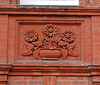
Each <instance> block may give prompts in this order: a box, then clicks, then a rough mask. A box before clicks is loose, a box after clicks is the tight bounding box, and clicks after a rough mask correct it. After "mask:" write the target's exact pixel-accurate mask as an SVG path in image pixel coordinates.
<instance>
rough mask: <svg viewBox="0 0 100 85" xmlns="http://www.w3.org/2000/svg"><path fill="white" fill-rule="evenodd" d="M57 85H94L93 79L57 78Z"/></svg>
mask: <svg viewBox="0 0 100 85" xmlns="http://www.w3.org/2000/svg"><path fill="white" fill-rule="evenodd" d="M57 85H92V78H91V77H57Z"/></svg>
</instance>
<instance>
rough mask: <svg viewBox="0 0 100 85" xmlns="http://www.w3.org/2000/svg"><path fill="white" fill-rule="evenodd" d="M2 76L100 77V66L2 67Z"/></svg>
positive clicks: (0, 68)
mask: <svg viewBox="0 0 100 85" xmlns="http://www.w3.org/2000/svg"><path fill="white" fill-rule="evenodd" d="M0 75H57V76H60V75H67V76H99V75H100V65H83V66H79V65H78V66H33V65H0Z"/></svg>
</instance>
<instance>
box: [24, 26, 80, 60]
mask: <svg viewBox="0 0 100 85" xmlns="http://www.w3.org/2000/svg"><path fill="white" fill-rule="evenodd" d="M42 34H43V40H40V39H39V35H38V33H37V32H36V31H35V30H31V31H27V32H26V33H25V34H24V40H25V47H26V48H27V50H25V51H24V52H23V53H22V55H23V56H31V55H33V57H34V58H35V59H45V60H61V59H66V58H67V56H68V55H69V56H73V57H78V54H77V53H75V52H74V48H75V45H76V42H75V41H76V36H75V34H74V32H73V31H71V30H65V31H64V32H62V33H61V34H60V35H59V34H58V28H57V27H56V26H55V25H52V24H47V25H45V26H44V28H43V29H42Z"/></svg>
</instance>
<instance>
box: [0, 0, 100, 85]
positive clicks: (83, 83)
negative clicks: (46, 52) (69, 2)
mask: <svg viewBox="0 0 100 85" xmlns="http://www.w3.org/2000/svg"><path fill="white" fill-rule="evenodd" d="M16 4H17V5H18V4H19V0H0V85H100V0H80V6H79V7H51V6H49V7H45V6H43V7H41V6H16ZM83 6H84V7H83ZM47 24H54V25H55V26H57V27H58V28H60V31H62V30H65V29H70V30H73V31H74V32H75V35H76V45H75V51H76V52H77V53H78V55H79V56H77V57H76V56H74V57H73V56H70V55H68V56H67V58H66V59H62V60H59V59H58V60H52V58H51V60H43V59H40V60H37V59H35V58H34V55H31V56H23V55H21V53H22V51H23V50H25V49H27V46H26V47H25V46H24V44H25V43H24V42H25V41H24V37H23V36H24V32H26V31H27V30H29V29H32V28H34V29H35V30H36V31H37V32H38V33H41V28H42V27H45V25H47ZM60 31H59V32H60ZM58 34H59V35H60V33H58ZM66 53H67V52H66ZM36 54H38V53H36ZM39 55H40V54H39Z"/></svg>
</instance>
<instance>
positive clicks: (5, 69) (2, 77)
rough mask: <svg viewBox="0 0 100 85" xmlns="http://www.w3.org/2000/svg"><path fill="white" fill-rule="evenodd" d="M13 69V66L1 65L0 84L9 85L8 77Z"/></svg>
mask: <svg viewBox="0 0 100 85" xmlns="http://www.w3.org/2000/svg"><path fill="white" fill-rule="evenodd" d="M11 68H12V66H11V65H5V64H4V65H0V84H2V85H6V84H7V76H8V74H9V71H10V69H11Z"/></svg>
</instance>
